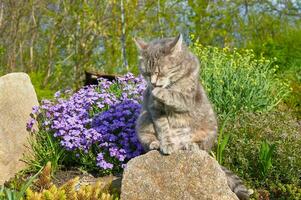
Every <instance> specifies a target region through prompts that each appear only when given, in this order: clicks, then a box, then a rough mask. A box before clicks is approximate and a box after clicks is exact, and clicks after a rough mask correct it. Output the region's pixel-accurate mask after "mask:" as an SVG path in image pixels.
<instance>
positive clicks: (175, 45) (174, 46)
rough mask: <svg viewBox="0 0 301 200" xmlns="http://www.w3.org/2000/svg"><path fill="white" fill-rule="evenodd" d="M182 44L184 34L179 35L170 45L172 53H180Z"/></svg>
mask: <svg viewBox="0 0 301 200" xmlns="http://www.w3.org/2000/svg"><path fill="white" fill-rule="evenodd" d="M182 44H183V36H182V34H179V35H178V36H177V37H176V38H175V39H174V41H172V43H171V44H170V45H169V48H170V52H172V53H178V52H180V51H182Z"/></svg>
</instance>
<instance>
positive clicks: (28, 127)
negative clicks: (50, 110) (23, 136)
mask: <svg viewBox="0 0 301 200" xmlns="http://www.w3.org/2000/svg"><path fill="white" fill-rule="evenodd" d="M36 122H37V121H36V120H35V119H33V118H30V119H29V121H28V122H27V124H26V130H27V131H32V127H33V125H34V124H35V123H36Z"/></svg>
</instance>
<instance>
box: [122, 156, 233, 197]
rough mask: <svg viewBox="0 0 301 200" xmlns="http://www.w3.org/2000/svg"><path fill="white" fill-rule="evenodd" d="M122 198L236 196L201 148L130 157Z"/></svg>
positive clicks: (213, 162)
mask: <svg viewBox="0 0 301 200" xmlns="http://www.w3.org/2000/svg"><path fill="white" fill-rule="evenodd" d="M121 199H122V200H140V199H141V200H154V199H156V200H184V199H185V200H202V199H206V200H217V199H218V200H238V198H237V197H236V195H235V194H234V193H233V192H232V191H231V190H230V188H229V187H228V185H227V179H226V176H225V174H224V172H223V171H222V170H221V168H220V166H219V164H218V163H217V161H216V160H215V159H213V158H212V157H210V156H209V155H208V153H206V152H205V151H197V152H191V151H180V152H177V153H174V154H171V155H168V156H165V155H161V154H160V153H159V152H158V151H150V152H148V153H147V154H144V155H141V156H138V157H136V158H134V159H132V160H130V161H129V162H128V164H127V167H126V169H125V171H124V174H123V179H122V186H121Z"/></svg>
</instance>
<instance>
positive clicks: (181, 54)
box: [134, 34, 249, 200]
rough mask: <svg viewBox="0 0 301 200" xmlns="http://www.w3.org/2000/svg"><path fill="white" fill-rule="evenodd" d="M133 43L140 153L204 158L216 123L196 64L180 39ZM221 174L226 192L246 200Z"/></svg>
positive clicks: (235, 182) (230, 178)
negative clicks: (140, 80)
mask: <svg viewBox="0 0 301 200" xmlns="http://www.w3.org/2000/svg"><path fill="white" fill-rule="evenodd" d="M134 41H135V43H136V46H137V48H138V51H139V71H140V73H141V74H142V76H143V77H144V79H145V80H146V82H147V88H146V90H145V92H144V94H143V103H142V111H141V113H140V116H139V117H138V120H137V123H136V131H137V135H138V138H139V141H140V142H141V144H142V145H143V147H144V149H145V150H146V151H150V150H159V151H161V152H162V153H163V154H167V155H169V154H172V153H174V152H176V151H178V150H192V151H197V150H199V149H201V150H205V151H207V152H209V151H210V150H211V149H212V146H213V145H214V143H215V141H216V138H217V120H216V116H215V114H214V111H213V108H212V106H211V104H210V102H209V100H208V98H207V95H206V93H205V90H204V88H203V86H202V85H201V84H200V81H199V75H200V66H199V65H200V64H199V60H198V58H197V57H196V56H195V55H194V54H193V53H192V52H191V51H190V50H189V49H188V47H187V46H186V45H185V44H184V42H183V37H182V35H181V34H180V35H179V36H177V37H175V38H164V39H158V40H153V41H151V42H150V43H146V42H145V41H143V40H142V39H138V38H137V39H134ZM222 169H223V170H224V172H225V173H226V175H227V178H228V185H229V186H230V188H231V189H232V191H234V192H235V193H236V195H237V196H238V197H239V198H240V199H241V200H242V199H248V198H249V191H248V190H247V188H246V187H245V186H244V185H243V184H242V182H241V181H240V179H239V178H238V177H237V176H236V175H234V174H233V173H230V171H229V170H227V169H226V168H223V167H222ZM238 180H239V181H238Z"/></svg>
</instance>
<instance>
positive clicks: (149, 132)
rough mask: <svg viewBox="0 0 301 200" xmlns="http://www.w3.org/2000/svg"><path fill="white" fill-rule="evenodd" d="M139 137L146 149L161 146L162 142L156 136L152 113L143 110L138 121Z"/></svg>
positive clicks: (137, 130)
mask: <svg viewBox="0 0 301 200" xmlns="http://www.w3.org/2000/svg"><path fill="white" fill-rule="evenodd" d="M136 132H137V135H138V139H139V141H140V142H141V144H142V146H143V147H144V149H145V150H146V151H150V150H155V149H159V148H160V142H159V140H158V138H157V136H156V132H155V129H154V124H153V121H152V118H151V116H150V114H149V113H148V112H147V111H145V110H143V111H142V112H141V114H140V116H139V118H138V120H137V123H136Z"/></svg>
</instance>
